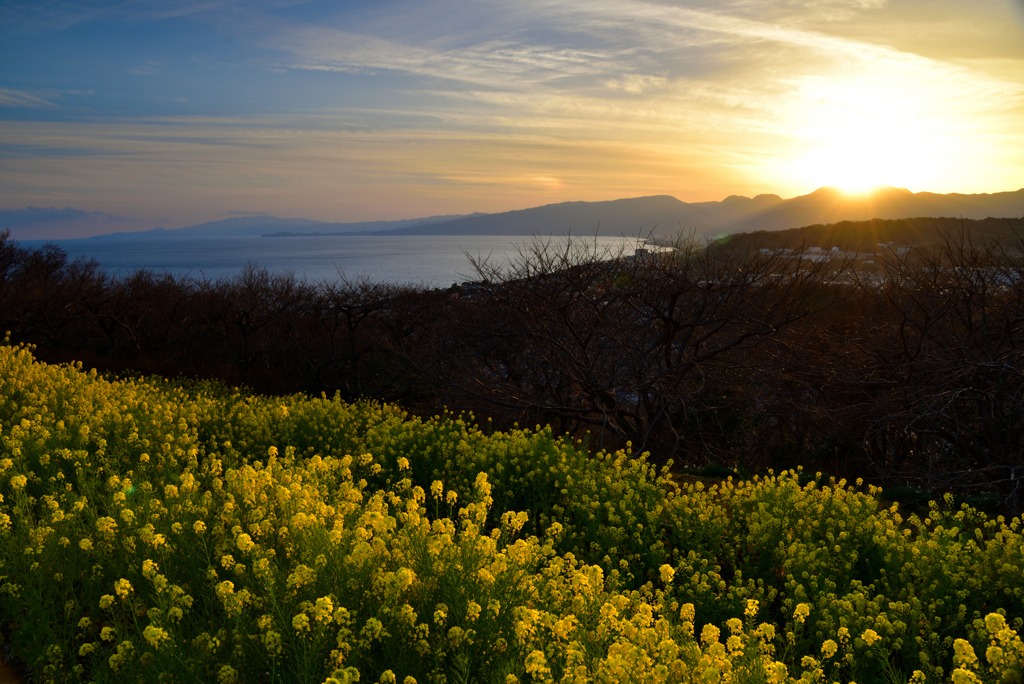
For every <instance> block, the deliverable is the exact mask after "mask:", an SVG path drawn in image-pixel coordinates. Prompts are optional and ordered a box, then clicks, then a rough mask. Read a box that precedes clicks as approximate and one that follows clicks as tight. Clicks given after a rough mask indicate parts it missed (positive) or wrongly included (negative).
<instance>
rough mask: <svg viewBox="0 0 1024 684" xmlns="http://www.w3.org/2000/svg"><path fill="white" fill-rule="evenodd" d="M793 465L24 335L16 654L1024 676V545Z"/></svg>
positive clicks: (1007, 527) (74, 664)
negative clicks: (213, 371)
mask: <svg viewBox="0 0 1024 684" xmlns="http://www.w3.org/2000/svg"><path fill="white" fill-rule="evenodd" d="M799 481H800V480H799V478H798V474H797V473H796V472H786V473H782V474H779V475H770V476H768V477H760V478H754V479H753V480H751V481H743V482H733V481H731V480H729V481H725V482H723V483H722V484H721V485H716V486H712V487H709V488H704V487H703V486H701V485H700V484H694V485H688V486H685V487H683V486H679V485H678V484H676V483H675V482H674V481H673V479H672V478H671V477H670V476H669V474H668V472H667V471H661V472H659V471H657V470H656V469H655V468H653V467H651V466H650V465H649V464H647V463H646V462H645V460H644V459H643V457H636V456H632V455H628V454H626V453H621V452H620V453H598V454H592V453H590V454H588V453H587V451H586V449H584V448H583V445H581V444H580V443H577V442H573V441H571V440H561V439H555V438H553V437H552V435H551V433H550V431H548V430H544V429H539V430H536V431H527V430H522V431H513V432H509V433H494V434H490V435H488V434H485V431H482V430H480V429H478V428H477V427H475V426H473V425H472V424H471V423H470V422H468V421H465V420H462V419H459V418H456V417H453V416H438V417H435V418H434V419H432V420H425V421H424V420H419V419H414V418H409V417H407V416H406V415H405V414H404V413H403V412H402V411H401V410H400V409H398V408H396V407H394V406H386V405H380V404H376V403H370V402H366V403H357V404H346V403H343V402H341V401H339V400H336V399H330V398H327V397H320V398H309V397H305V396H291V397H283V398H282V397H274V398H271V397H258V396H250V395H247V394H244V393H240V392H236V391H234V390H231V389H228V388H225V387H223V386H220V385H215V384H206V383H180V382H179V383H172V382H169V381H164V380H159V379H147V380H134V381H108V380H105V379H103V378H101V377H99V376H97V374H96V373H94V372H90V373H86V372H83V371H82V370H81V369H80V368H78V367H75V366H54V365H46V364H43V363H39V362H37V361H36V360H35V359H34V358H33V356H32V353H31V349H30V348H26V347H16V346H10V345H4V346H0V497H2V498H0V643H2V646H0V656H2V657H3V658H4V659H6V660H8V661H9V663H10V665H11V666H12V667H14V668H15V669H18V670H20V671H23V672H25V673H26V674H27V675H28V676H30V677H31V679H32V681H53V682H64V681H69V682H77V681H89V682H115V681H116V682H134V681H140V682H150V681H152V682H189V681H194V682H220V683H222V684H227V683H229V682H310V683H315V684H321V683H322V682H356V681H358V682H404V683H405V684H412V683H414V682H420V683H427V682H450V683H455V682H498V683H509V682H532V681H537V682H556V681H557V682H580V683H583V682H691V681H692V682H697V681H700V682H790V681H816V682H817V681H821V682H833V681H836V682H844V684H845V683H846V682H850V681H856V682H858V683H859V684H866V683H868V682H946V681H953V682H956V683H957V684H961V683H964V682H978V681H982V682H1020V681H1021V676H1022V675H1021V672H1022V665H1024V644H1022V642H1021V639H1020V637H1019V635H1018V632H1019V631H1020V630H1021V626H1022V618H1024V538H1022V535H1021V530H1020V520H1018V519H1014V520H1010V521H1006V520H1003V519H1002V518H999V519H995V520H989V519H987V518H986V517H985V516H984V515H983V514H981V513H979V512H976V511H974V510H971V509H970V508H968V507H961V508H960V509H959V510H951V506H950V504H949V502H945V503H944V505H936V504H932V507H931V511H930V514H929V515H928V516H927V517H925V518H918V517H916V516H910V517H909V519H904V518H902V517H901V516H900V514H899V512H898V510H897V508H896V506H893V507H892V508H889V509H884V508H883V509H881V510H880V509H879V504H878V499H877V491H876V490H875V489H874V488H872V487H870V486H867V487H865V486H863V485H862V483H860V482H857V483H855V484H853V485H849V484H848V483H846V482H821V481H812V482H810V483H809V484H807V485H805V486H803V487H801V486H800V484H799Z"/></svg>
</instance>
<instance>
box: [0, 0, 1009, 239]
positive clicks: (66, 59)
mask: <svg viewBox="0 0 1024 684" xmlns="http://www.w3.org/2000/svg"><path fill="white" fill-rule="evenodd" d="M1021 149H1024V0H978V1H976V2H971V3H964V2H960V1H953V0H723V1H719V2H712V1H710V0H709V1H706V2H700V1H693V2H669V1H657V0H652V1H646V2H639V1H635V0H629V1H621V0H616V1H614V2H612V1H608V0H588V2H578V1H576V0H572V1H569V0H553V1H548V2H533V1H530V0H521V1H517V2H491V1H490V0H474V1H472V2H465V1H457V0H443V1H433V0H417V1H415V2H406V1H402V0H385V1H379V2H372V3H371V2H299V1H288V0H262V1H261V0H256V1H253V2H242V1H232V0H208V1H205V2H203V1H198V0H177V1H171V2H166V1H165V2H159V3H156V2H140V1H131V0H122V1H110V2H51V1H48V0H42V1H40V0H33V1H31V2H21V1H20V0H14V1H12V0H6V1H5V2H4V3H3V4H2V5H0V209H2V210H10V209H25V208H26V207H29V206H32V207H39V208H51V207H52V208H57V209H63V208H64V207H73V208H75V209H77V210H80V211H84V212H90V213H91V214H96V213H97V212H101V213H103V215H104V216H108V217H110V216H114V217H122V218H123V219H125V222H124V224H125V225H127V226H129V227H130V228H129V229H141V228H147V227H153V226H156V225H162V226H165V227H168V228H173V227H180V226H183V225H189V224H194V223H199V222H202V221H207V220H216V219H219V218H224V217H226V216H229V215H233V214H232V212H235V213H237V212H268V213H273V214H276V215H279V216H302V217H307V218H316V219H323V220H332V221H357V220H370V219H397V218H411V217H416V216H426V215H431V214H450V213H469V212H473V211H503V210H509V209H518V208H524V207H528V206H536V205H539V204H546V203H550V202H559V201H567V200H604V199H616V198H620V197H632V196H640V195H652V194H671V195H674V196H676V197H678V198H679V199H682V200H684V201H705V200H719V199H722V198H724V197H725V196H727V195H730V194H744V195H748V196H749V195H754V194H757V193H760V192H773V193H778V194H781V195H783V196H784V197H791V196H794V195H798V194H805V193H807V192H810V191H812V190H814V189H815V188H817V187H819V186H821V185H828V184H840V185H847V186H851V187H853V186H858V185H868V184H872V183H883V184H891V185H899V186H902V187H908V188H910V189H911V190H914V191H923V190H927V191H934V192H998V191H1004V190H1016V189H1018V188H1020V187H1022V186H1024V154H1021V153H1020V152H1019V150H1021ZM47 230H51V231H52V230H53V226H52V225H51V224H46V226H44V227H41V228H40V233H39V236H40V237H54V236H56V235H50V234H44V233H45V232H46V231H47ZM68 230H70V231H71V232H72V233H73V232H74V231H86V232H88V231H89V230H90V229H89V228H88V226H84V225H83V226H77V227H71V228H68Z"/></svg>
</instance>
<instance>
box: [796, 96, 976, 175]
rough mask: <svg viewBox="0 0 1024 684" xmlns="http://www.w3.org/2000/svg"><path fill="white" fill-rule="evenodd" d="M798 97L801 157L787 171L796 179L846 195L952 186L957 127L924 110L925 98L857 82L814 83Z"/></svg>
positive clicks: (944, 115) (942, 115) (948, 119)
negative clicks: (889, 188) (883, 189)
mask: <svg viewBox="0 0 1024 684" xmlns="http://www.w3.org/2000/svg"><path fill="white" fill-rule="evenodd" d="M803 95H804V98H802V99H803V104H804V105H810V106H809V108H808V109H807V110H805V111H801V112H799V114H798V116H797V121H798V123H797V130H798V131H799V132H798V134H797V135H798V137H799V138H800V141H801V142H800V144H799V150H800V151H798V152H797V153H796V155H795V157H794V158H793V160H792V161H791V162H790V163H789V164H788V165H787V166H788V168H787V169H786V173H787V174H788V175H789V176H790V177H791V178H793V179H794V180H796V179H799V180H801V181H803V182H804V183H805V184H809V185H813V186H833V187H837V188H840V189H841V190H843V191H844V192H846V193H848V194H852V195H862V194H866V193H868V192H870V191H872V190H874V189H877V188H878V187H881V186H896V187H916V188H929V187H941V186H945V185H949V184H951V182H953V180H954V179H953V177H954V176H955V175H956V172H957V169H956V168H955V164H953V163H951V159H952V158H954V157H955V156H958V155H957V154H951V153H955V152H959V148H960V147H961V144H960V141H959V140H958V136H957V135H956V132H957V130H958V128H957V123H955V122H954V119H953V117H951V116H949V115H948V114H947V113H943V112H941V111H933V110H930V109H927V108H924V107H923V106H922V103H923V102H927V101H928V97H927V93H926V92H923V91H922V92H917V93H915V92H911V91H910V90H909V89H906V88H904V89H900V88H897V87H895V86H886V85H885V84H879V83H875V82H871V81H868V80H866V79H863V78H858V79H848V80H845V81H839V82H831V81H829V82H824V83H823V82H821V81H818V82H816V83H814V84H813V85H810V86H808V87H807V88H806V89H805V92H804V93H803ZM961 125H962V124H961ZM951 167H954V168H951Z"/></svg>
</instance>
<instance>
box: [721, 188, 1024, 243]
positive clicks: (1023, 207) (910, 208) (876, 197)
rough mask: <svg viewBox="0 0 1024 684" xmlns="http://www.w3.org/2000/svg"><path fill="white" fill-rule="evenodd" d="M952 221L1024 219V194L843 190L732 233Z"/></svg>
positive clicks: (803, 200)
mask: <svg viewBox="0 0 1024 684" xmlns="http://www.w3.org/2000/svg"><path fill="white" fill-rule="evenodd" d="M918 216H935V217H941V216H947V217H961V216H962V217H963V218H970V219H984V218H988V217H1014V218H1015V217H1020V216H1024V189H1021V190H1017V191H1016V192H998V193H994V194H980V195H961V194H949V195H938V194H935V193H932V192H918V193H913V192H910V191H909V190H907V189H906V188H893V187H883V188H879V189H878V190H875V191H874V192H872V193H869V194H866V195H863V196H857V195H853V196H851V195H849V194H846V193H844V192H843V191H841V190H839V189H837V188H819V189H818V190H815V191H814V192H812V193H811V194H809V195H802V196H800V197H794V198H792V199H788V200H784V201H782V202H779V203H778V204H777V205H775V206H774V207H770V208H768V209H766V210H765V211H762V212H759V213H757V214H754V215H751V216H748V217H746V218H744V219H742V220H740V221H737V222H735V223H733V224H731V225H729V226H728V228H729V232H749V231H753V230H784V229H787V228H797V227H799V226H807V225H811V224H828V223H837V222H839V221H866V220H869V219H901V218H914V217H918Z"/></svg>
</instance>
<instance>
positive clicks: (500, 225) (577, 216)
mask: <svg viewBox="0 0 1024 684" xmlns="http://www.w3.org/2000/svg"><path fill="white" fill-rule="evenodd" d="M922 216H932V217H962V218H970V219H985V218H989V217H999V218H1006V217H1012V218H1017V217H1021V216H1024V188H1022V189H1020V190H1015V191H1006V192H998V193H978V194H963V193H948V194H938V193H931V192H918V193H914V192H911V191H910V190H908V189H906V188H895V187H888V186H887V187H882V188H878V189H876V190H874V191H872V192H870V193H866V194H863V195H853V194H849V193H845V192H843V191H842V190H840V189H838V188H834V187H828V186H826V187H821V188H818V189H817V190H815V191H813V192H811V193H808V194H806V195H799V196H797V197H792V198H789V199H782V198H781V197H780V196H779V195H773V194H760V195H756V196H754V197H745V196H742V195H729V196H728V197H726V198H725V199H723V200H720V201H707V202H683V201H681V200H679V199H676V198H675V197H672V196H671V195H650V196H645V197H631V198H623V199H616V200H604V201H598V202H588V201H581V200H574V201H568V202H556V203H551V204H545V205H541V206H537V207H530V208H526V209H516V210H512V211H507V212H498V213H493V214H483V213H474V214H466V215H441V216H429V217H424V218H415V219H402V220H397V221H362V222H353V223H340V222H326V221H316V220H313V219H303V218H278V217H275V216H270V215H266V214H262V215H258V216H245V217H233V218H228V219H222V220H219V221H211V222H207V223H202V224H198V225H195V226H188V227H185V228H178V229H173V230H166V229H163V228H156V229H152V230H147V231H140V232H134V233H126V232H120V233H105V234H102V235H94V236H91V237H88V238H80V239H89V240H139V239H141V240H146V239H178V238H205V237H235V236H237V237H256V236H262V237H294V236H355V235H363V236H367V235H370V236H416V235H420V236H428V235H456V236H457V235H509V236H531V235H565V234H573V235H603V236H613V237H617V236H631V237H637V236H639V237H671V236H674V235H676V234H678V233H679V231H680V230H683V231H692V232H695V233H697V234H699V235H716V234H721V233H741V232H751V231H763V230H769V231H774V230H786V229H792V228H798V227H801V226H808V225H814V224H829V223H837V222H840V221H863V220H871V219H904V218H915V217H922Z"/></svg>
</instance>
